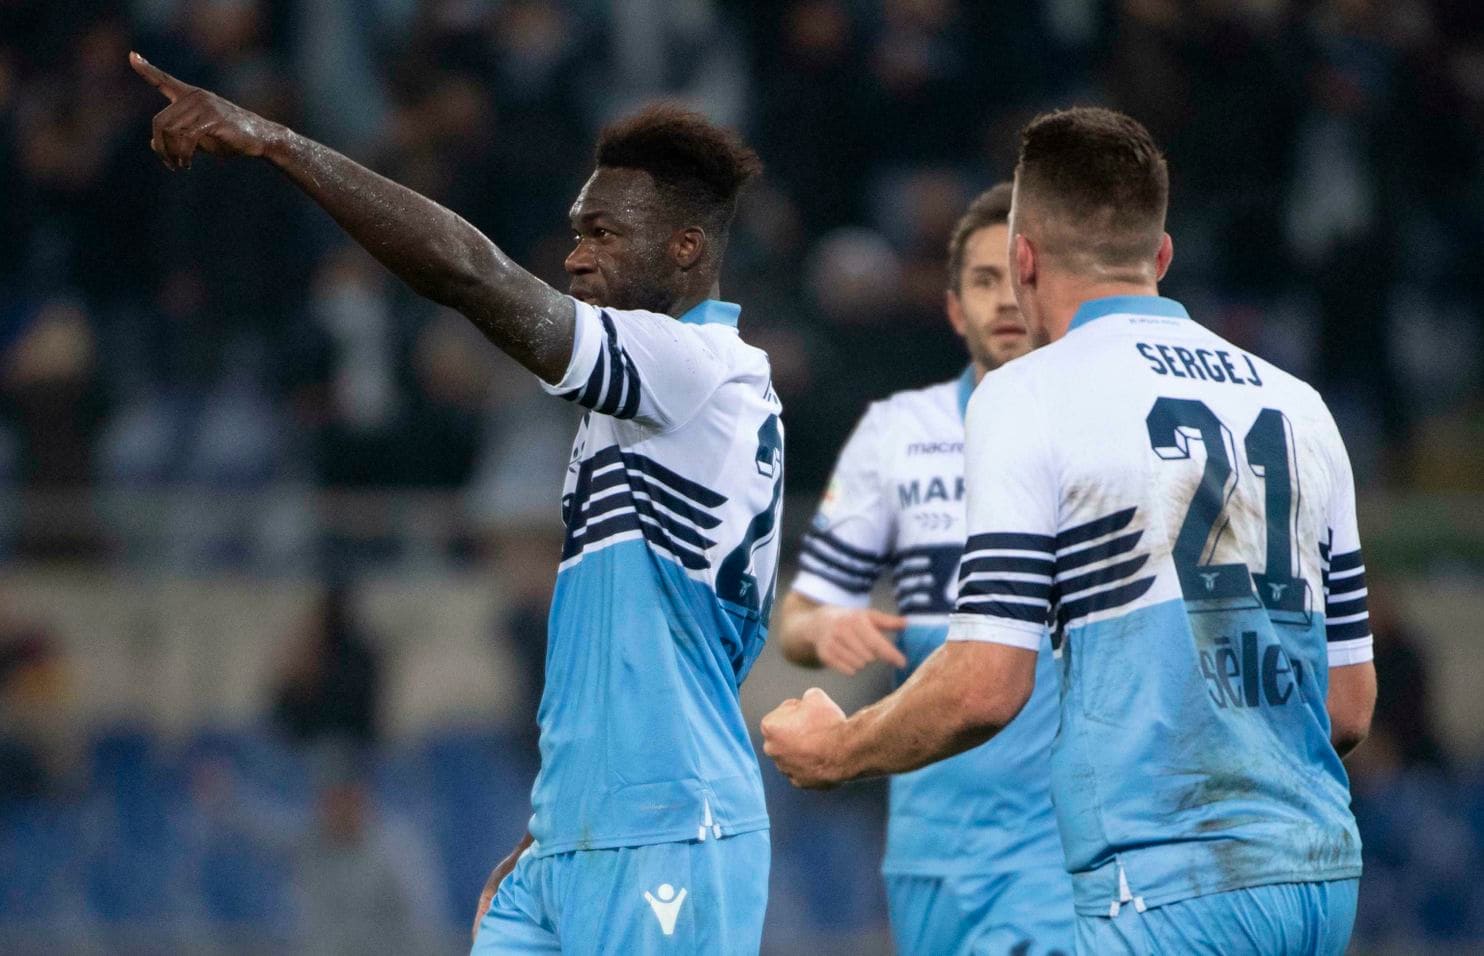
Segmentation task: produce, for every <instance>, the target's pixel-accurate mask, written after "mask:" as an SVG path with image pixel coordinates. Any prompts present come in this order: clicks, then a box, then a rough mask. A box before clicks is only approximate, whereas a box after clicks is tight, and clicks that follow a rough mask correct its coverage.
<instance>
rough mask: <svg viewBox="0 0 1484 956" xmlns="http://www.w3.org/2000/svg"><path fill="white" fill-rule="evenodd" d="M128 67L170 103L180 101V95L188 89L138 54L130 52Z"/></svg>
mask: <svg viewBox="0 0 1484 956" xmlns="http://www.w3.org/2000/svg"><path fill="white" fill-rule="evenodd" d="M129 65H130V66H131V67H133V68H134V72H135V73H138V74H139V75H140V76H142V77H144V78H145V80H147V81H148V82H149V85H150V86H153V87H154V88H155V89H157V90H159V91H160V92H161V93H163V94H164V95H165V98H166V99H168V100H169V101H170V102H172V103H174V102H175V101H176V100H178V99H180V96H181V94H182V93H184V92H185V91H186V90H188V89H190V87H189V86H187V85H186V84H184V83H182V82H181V81H180V80H177V79H176V78H175V77H173V76H171V75H170V74H169V73H166V72H165V71H164V70H162V69H160V68H159V67H157V66H155V65H154V64H153V63H151V62H149V61H148V60H146V59H145V58H144V57H142V56H140V55H139V54H138V53H134V52H132V51H130V53H129Z"/></svg>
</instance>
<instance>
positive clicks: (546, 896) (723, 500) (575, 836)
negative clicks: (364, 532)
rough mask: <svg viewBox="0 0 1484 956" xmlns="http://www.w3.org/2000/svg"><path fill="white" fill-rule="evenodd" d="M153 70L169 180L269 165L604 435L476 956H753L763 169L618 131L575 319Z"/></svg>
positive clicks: (573, 495)
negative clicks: (731, 262)
mask: <svg viewBox="0 0 1484 956" xmlns="http://www.w3.org/2000/svg"><path fill="white" fill-rule="evenodd" d="M131 62H132V64H133V67H134V69H135V70H136V71H137V72H138V73H139V74H140V75H141V76H143V77H144V78H145V79H146V80H148V81H149V82H150V83H152V84H154V86H155V87H156V88H158V89H159V91H160V92H161V93H163V94H164V95H165V97H166V98H167V99H168V100H169V101H170V105H169V106H167V107H166V108H165V109H164V110H163V111H162V112H161V113H160V114H159V115H157V116H156V117H155V119H154V131H153V133H154V134H153V139H152V141H151V145H152V146H153V148H154V150H155V152H157V153H158V154H159V155H160V158H161V159H162V160H163V161H164V162H165V164H166V165H167V166H169V167H171V168H181V167H185V166H188V165H189V164H190V161H191V157H192V155H193V153H194V152H195V151H196V150H197V149H203V150H205V151H207V152H210V153H214V154H217V155H220V156H228V155H231V156H254V157H261V158H263V159H265V160H266V161H268V162H269V163H271V164H272V165H274V166H275V167H277V168H278V169H279V170H281V171H282V172H283V173H284V174H285V175H286V176H287V177H288V178H289V180H291V181H292V182H293V183H294V184H295V185H296V186H298V187H299V188H300V189H302V190H303V191H304V192H305V193H306V194H308V195H309V196H310V198H312V199H313V200H314V201H316V202H317V203H319V204H320V205H321V206H323V207H324V208H325V210H326V211H327V212H329V213H330V215H331V216H333V217H334V218H335V220H336V221H337V222H338V223H340V225H341V226H342V227H343V228H344V229H345V230H346V232H348V233H349V234H350V235H351V236H352V237H354V238H355V239H356V241H358V242H359V243H360V244H361V245H363V246H364V247H365V248H366V249H367V250H368V251H369V252H370V253H371V254H372V255H374V256H375V257H376V258H377V259H379V260H380V261H381V262H382V263H383V264H384V265H385V266H387V268H389V269H390V270H391V271H392V272H394V273H396V274H397V275H398V276H400V277H401V278H403V279H404V280H405V281H406V282H407V283H408V284H409V285H411V286H412V287H413V289H415V290H416V291H418V292H419V293H421V294H423V295H425V296H427V297H428V298H430V299H432V300H434V301H436V302H439V303H441V304H443V305H447V306H450V307H453V308H456V309H458V310H459V311H461V312H462V313H464V315H466V316H467V317H468V318H469V319H470V320H471V321H473V322H474V323H475V325H477V326H478V327H479V328H480V330H481V331H482V332H484V334H485V335H486V336H487V337H488V338H489V339H490V340H491V341H493V342H494V343H495V344H496V345H497V346H499V347H500V348H502V349H504V350H505V351H506V352H508V353H509V354H510V355H511V356H512V357H513V358H515V359H516V360H517V361H518V362H520V363H521V364H522V365H524V366H525V367H526V368H528V369H530V370H531V371H532V372H534V373H535V374H536V375H537V376H538V377H539V378H540V379H541V381H542V383H543V384H544V385H545V387H546V389H547V390H548V391H550V392H551V393H553V394H555V395H557V396H560V397H561V398H563V399H566V400H567V401H571V402H576V403H577V404H579V405H581V406H582V407H584V408H586V409H588V414H587V415H586V417H585V418H584V419H583V423H582V425H581V427H580V428H579V430H578V433H577V439H576V442H575V444H574V445H573V448H572V458H571V462H570V464H569V465H568V469H567V475H566V484H565V487H564V490H563V496H562V510H563V513H564V516H565V521H566V527H567V533H566V541H565V544H564V547H563V550H562V557H561V564H560V567H559V569H558V572H557V585H556V593H555V596H554V598H553V601H552V609H551V622H550V631H549V633H550V637H549V647H548V651H547V669H548V673H549V677H548V680H547V684H546V691H545V694H544V696H543V698H542V701H541V707H540V712H539V721H540V725H541V770H540V774H539V776H538V777H537V779H536V783H535V787H534V789H533V793H532V805H533V813H532V816H531V822H530V832H529V834H528V835H527V837H526V838H525V840H523V841H522V845H521V846H520V847H518V848H517V851H516V852H515V853H512V854H511V857H509V858H507V860H506V862H505V863H504V864H502V865H501V866H500V867H497V868H496V870H495V872H494V873H492V874H491V878H490V883H489V885H488V886H487V887H486V891H485V899H483V900H481V904H480V908H479V914H478V916H477V919H478V923H477V924H476V938H475V943H474V951H475V952H476V953H478V954H481V956H485V954H506V953H555V952H562V953H568V954H571V953H597V952H607V953H651V952H656V953H658V952H664V953H706V954H710V953H756V952H757V950H758V947H759V944H760V939H761V934H762V921H763V908H764V904H765V902H766V894H767V885H768V866H769V844H768V832H767V828H768V818H767V813H766V811H765V808H764V805H763V789H762V777H761V774H760V772H759V768H758V765H757V758H756V756H755V754H754V753H753V750H752V745H751V743H750V741H749V739H748V734H747V728H746V725H745V723H744V721H743V719H742V713H741V709H740V707H739V704H738V700H737V689H738V686H739V685H740V684H741V683H742V680H743V679H744V678H745V677H746V676H747V672H748V669H749V668H750V667H751V665H752V662H753V660H754V658H755V657H756V656H757V654H758V651H759V650H760V649H761V647H762V644H763V641H764V638H765V636H766V627H767V621H768V617H769V613H770V610H771V604H772V598H773V587H774V580H775V567H776V563H777V552H778V544H777V521H778V513H779V507H780V498H781V493H782V487H783V485H782V479H783V432H782V429H781V427H780V425H779V421H778V415H779V410H780V409H779V403H778V399H777V397H776V395H775V394H774V391H773V388H772V385H771V381H770V374H769V366H768V360H767V356H766V355H764V354H763V353H762V352H760V351H758V350H757V349H754V348H752V347H750V346H748V345H746V344H744V343H743V342H742V341H741V340H740V339H739V338H738V334H737V318H738V313H739V311H740V310H739V309H738V307H737V306H735V305H732V304H729V303H726V302H722V301H718V298H717V297H718V294H719V292H718V280H717V277H718V274H719V272H720V269H721V261H722V254H723V252H724V250H725V248H726V241H727V229H728V226H729V223H730V221H731V218H732V215H733V212H734V209H735V206H736V198H737V194H738V191H739V190H740V189H741V188H742V186H743V185H744V184H745V183H746V182H747V181H748V180H749V179H751V178H752V177H753V176H754V175H756V174H757V172H758V171H759V169H760V164H759V162H758V159H757V156H756V155H755V154H754V153H753V152H752V151H751V150H750V149H748V148H747V147H746V146H745V145H743V144H742V142H741V141H740V140H739V139H738V138H737V137H736V136H735V135H734V134H732V133H730V132H728V131H726V130H723V129H720V128H718V127H715V126H713V125H711V124H710V123H709V122H707V121H706V120H705V119H704V118H702V117H700V116H698V115H696V114H693V113H688V112H685V111H683V110H679V109H676V108H673V107H663V106H662V107H652V108H650V109H648V110H646V111H644V112H641V113H639V114H638V115H636V116H633V117H631V118H629V119H628V120H626V121H623V122H620V123H618V124H616V125H614V126H612V127H609V128H608V129H607V130H605V131H604V132H603V134H602V136H601V139H600V140H599V143H598V149H597V169H596V171H595V172H594V173H593V174H592V177H591V178H590V179H589V180H588V181H587V183H586V185H585V186H583V188H582V191H581V193H580V194H579V195H578V197H577V201H576V203H575V204H574V205H573V207H572V210H571V219H572V228H573V231H574V232H575V234H576V247H575V248H574V249H573V250H572V253H571V254H570V255H569V256H568V258H567V262H566V268H567V272H568V273H569V274H570V275H571V294H570V295H563V294H562V293H560V292H558V291H556V290H555V289H552V288H551V287H549V286H547V285H546V284H545V283H543V282H541V281H539V280H538V279H536V278H535V277H534V276H532V275H530V274H529V273H527V272H526V271H525V270H523V269H521V268H520V267H519V266H517V265H516V264H515V263H513V262H511V261H510V260H509V259H508V258H507V257H506V256H505V255H504V254H503V253H502V252H501V251H500V250H499V249H497V248H496V247H495V246H494V244H492V243H491V242H490V241H489V240H488V239H486V238H485V237H484V236H483V235H481V234H480V233H479V232H478V231H477V230H475V229H474V228H473V227H471V226H470V225H469V224H468V223H466V222H464V221H463V220H462V219H460V218H459V217H458V216H456V215H454V214H453V213H451V212H449V211H448V210H446V209H444V208H442V207H441V206H439V205H437V204H436V203H433V202H431V201H429V200H428V199H425V198H424V197H422V196H419V195H417V194H416V193H414V192H412V191H410V190H408V189H405V188H403V187H401V186H398V185H397V184H395V183H393V182H390V181H388V180H386V179H384V178H382V177H380V176H378V175H376V174H375V173H373V172H371V171H370V170H367V169H365V168H363V167H361V166H358V165H356V164H355V163H353V162H351V161H350V160H348V159H346V158H345V157H344V156H341V155H339V154H337V153H335V152H334V151H332V150H330V149H328V148H326V147H324V146H321V145H319V144H318V143H314V142H311V141H310V140H308V139H305V138H304V137H302V136H299V135H297V134H295V133H293V132H291V131H290V130H288V129H285V128H284V127H282V126H280V125H278V124H276V123H272V122H270V121H268V120H265V119H263V118H262V117H260V116H257V115H255V114H253V113H250V112H248V111H246V110H243V109H241V108H240V107H238V106H236V105H234V104H232V103H229V102H227V101H226V100H223V99H222V98H220V97H218V96H216V95H214V94H212V93H208V92H206V91H204V90H201V89H197V88H195V87H192V86H189V85H187V84H185V83H182V82H181V81H179V80H177V79H175V78H174V77H171V76H169V75H167V74H165V73H164V72H162V71H160V70H158V69H156V68H155V67H153V66H151V65H150V64H148V63H146V62H145V61H144V60H143V59H141V58H139V57H138V56H137V55H134V56H132V57H131ZM491 898H492V902H491Z"/></svg>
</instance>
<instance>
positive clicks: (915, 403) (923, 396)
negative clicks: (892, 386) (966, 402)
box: [861, 379, 959, 431]
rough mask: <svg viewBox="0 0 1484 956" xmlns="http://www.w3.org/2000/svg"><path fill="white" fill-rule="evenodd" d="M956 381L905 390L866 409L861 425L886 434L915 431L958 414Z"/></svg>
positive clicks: (957, 386) (871, 404)
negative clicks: (874, 428) (883, 431)
mask: <svg viewBox="0 0 1484 956" xmlns="http://www.w3.org/2000/svg"><path fill="white" fill-rule="evenodd" d="M958 388H959V385H958V380H957V379H952V380H949V381H946V382H936V383H934V384H932V385H924V386H922V387H920V388H904V389H902V390H901V391H898V392H892V393H891V394H890V395H888V396H886V397H885V398H880V399H877V400H875V401H873V402H871V403H870V404H869V405H867V406H866V410H865V412H864V413H863V414H862V415H861V422H862V423H863V424H869V425H870V426H871V427H876V428H882V429H886V430H889V431H901V430H910V429H918V428H921V427H922V426H924V425H932V424H935V423H937V422H939V421H940V420H942V419H944V418H945V417H947V416H954V415H957V414H958V411H957V409H958Z"/></svg>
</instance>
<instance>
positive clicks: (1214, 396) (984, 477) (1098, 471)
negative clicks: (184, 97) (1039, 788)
mask: <svg viewBox="0 0 1484 956" xmlns="http://www.w3.org/2000/svg"><path fill="white" fill-rule="evenodd" d="M1167 196H1168V173H1167V171H1166V167H1165V161H1164V158H1163V157H1162V156H1161V155H1160V153H1159V151H1158V149H1157V148H1156V147H1155V145H1154V143H1153V142H1152V141H1151V140H1150V138H1149V134H1148V133H1147V132H1146V131H1145V130H1144V128H1143V127H1142V126H1140V125H1139V124H1138V123H1137V122H1135V121H1134V120H1132V119H1130V118H1128V117H1126V116H1123V115H1121V114H1118V113H1114V112H1110V111H1107V110H1101V109H1076V110H1068V111H1065V112H1058V113H1051V114H1048V115H1044V116H1041V117H1039V118H1037V119H1036V120H1034V121H1032V122H1031V123H1030V125H1029V126H1028V127H1027V128H1026V129H1025V131H1024V133H1023V135H1022V142H1021V148H1020V161H1019V163H1018V164H1017V166H1016V171H1015V200H1014V205H1013V209H1012V211H1011V215H1010V232H1011V242H1012V244H1013V245H1012V253H1011V259H1012V272H1011V277H1012V281H1013V283H1014V285H1015V290H1016V299H1017V301H1019V303H1020V307H1021V311H1022V312H1023V313H1024V314H1025V316H1026V320H1027V323H1028V325H1029V327H1030V329H1031V334H1032V335H1033V336H1035V337H1037V339H1038V340H1039V341H1049V342H1050V344H1049V345H1046V346H1045V347H1044V348H1040V349H1038V350H1037V351H1035V352H1032V353H1031V354H1029V355H1027V356H1024V357H1023V358H1020V359H1018V360H1016V361H1014V362H1011V363H1010V364H1008V365H1006V366H1005V367H1004V368H1002V369H999V370H998V371H995V372H992V373H991V374H989V375H987V376H985V379H984V382H983V383H982V384H981V385H980V387H979V388H978V390H977V391H976V392H975V394H974V397H973V399H972V400H971V401H970V404H969V411H968V420H967V441H966V445H967V447H966V449H965V473H966V476H967V479H968V506H967V510H968V516H969V517H968V525H969V526H968V543H967V544H966V546H965V551H964V558H963V562H962V564H961V565H960V569H959V589H958V605H957V611H956V613H955V614H954V615H953V617H952V619H951V621H950V624H949V635H948V642H947V643H946V644H945V645H944V646H943V647H942V648H941V649H939V650H938V651H936V652H935V653H934V654H933V656H932V657H930V658H929V659H928V660H927V661H925V662H924V663H923V664H922V665H921V666H920V667H919V668H918V669H917V671H916V673H915V674H914V675H913V676H912V678H911V679H909V680H908V681H907V682H906V683H905V684H904V685H903V686H902V687H901V688H900V689H899V690H897V691H896V692H894V693H893V694H892V695H890V696H888V697H886V698H884V699H883V700H882V701H881V702H879V703H877V704H874V705H872V706H870V707H868V708H865V709H863V710H861V711H860V712H859V713H857V714H855V715H854V716H853V717H850V718H849V719H847V718H846V717H845V715H844V714H843V713H841V712H840V710H839V708H838V707H836V706H835V704H834V703H833V702H832V701H830V699H829V698H828V696H826V695H825V694H823V693H822V692H820V691H818V690H811V691H809V692H807V693H806V694H805V695H804V698H803V699H802V700H797V701H789V702H786V703H784V704H783V705H782V706H781V707H779V708H778V709H777V710H775V711H774V712H773V713H772V714H770V715H769V716H768V717H767V718H765V719H764V727H763V731H764V735H765V747H766V750H767V752H768V753H769V754H771V755H772V756H773V757H774V759H775V760H777V761H778V764H779V766H780V767H781V768H782V769H783V770H784V772H785V773H787V774H788V776H789V777H790V778H791V779H792V780H793V781H794V782H795V783H796V784H799V785H801V786H827V785H830V784H833V783H836V782H838V781H842V780H849V779H852V778H855V777H861V776H866V775H868V774H881V773H899V772H901V771H904V770H909V769H912V768H915V767H919V766H922V765H924V764H927V763H930V762H932V761H935V760H939V759H942V758H944V757H947V756H949V755H951V754H954V753H957V752H959V751H961V750H964V749H966V748H968V747H971V746H974V745H976V744H978V743H980V742H981V741H983V740H984V739H986V738H987V737H990V736H992V735H993V734H995V733H996V732H997V731H999V730H1000V729H1001V728H1003V727H1004V726H1005V725H1007V724H1008V723H1009V722H1010V720H1011V718H1013V717H1014V716H1015V714H1016V712H1017V711H1019V710H1020V708H1021V706H1022V704H1024V702H1025V701H1026V699H1027V698H1028V697H1029V696H1030V694H1031V689H1032V685H1033V683H1034V681H1035V676H1036V661H1037V651H1038V649H1039V647H1040V643H1041V640H1042V639H1043V636H1044V633H1045V631H1046V621H1047V619H1048V614H1050V615H1051V621H1052V622H1053V623H1052V627H1053V628H1054V631H1055V635H1056V637H1057V640H1058V642H1059V646H1060V648H1061V659H1062V668H1063V669H1062V674H1063V681H1062V690H1061V726H1060V729H1059V731H1058V735H1057V739H1056V743H1055V745H1054V747H1053V750H1052V758H1051V759H1052V795H1053V797H1054V799H1055V802H1056V814H1057V822H1058V825H1059V829H1060V831H1061V837H1062V845H1063V848H1064V850H1065V854H1066V859H1067V867H1068V869H1069V870H1070V871H1071V873H1072V881H1073V891H1074V895H1075V902H1076V909H1077V929H1076V932H1077V949H1078V952H1082V953H1098V954H1109V953H1182V954H1184V953H1213V954H1215V953H1219V954H1223V956H1239V954H1263V956H1273V954H1287V953H1292V954H1298V953H1303V954H1314V953H1319V954H1338V953H1341V952H1343V951H1344V949H1345V945H1346V942H1347V941H1348V939H1349V936H1350V931H1351V927H1352V924H1353V921H1354V917H1355V903H1356V890H1357V886H1358V878H1359V876H1360V840H1359V837H1358V836H1357V834H1356V829H1355V820H1354V818H1353V817H1352V816H1351V813H1350V808H1349V804H1350V795H1349V786H1348V780H1347V778H1346V775H1345V769H1344V766H1343V765H1342V764H1341V757H1342V756H1343V755H1344V754H1346V753H1348V752H1349V751H1350V750H1351V749H1352V748H1353V747H1355V746H1356V745H1357V744H1358V743H1359V742H1360V740H1361V739H1362V738H1363V737H1364V736H1365V734H1366V731H1367V729H1368V728H1369V723H1370V716H1371V711H1372V708H1373V706H1374V701H1375V692H1376V677H1375V670H1374V667H1373V665H1372V664H1371V638H1370V630H1369V625H1368V619H1367V613H1366V600H1365V597H1366V590H1365V568H1364V563H1363V561H1362V559H1361V551H1360V541H1359V537H1358V535H1357V531H1356V523H1355V493H1354V486H1353V478H1352V476H1351V471H1350V463H1349V459H1348V457H1347V455H1346V453H1345V448H1344V445H1343V443H1342V442H1341V440H1340V435H1339V432H1338V430H1337V429H1336V427H1335V423H1334V419H1333V418H1332V417H1331V416H1330V413H1329V411H1328V409H1326V407H1325V405H1324V403H1323V401H1321V399H1320V398H1319V396H1318V395H1317V394H1316V393H1315V392H1314V390H1313V389H1311V388H1310V387H1309V386H1307V385H1305V384H1304V383H1303V382H1300V381H1298V380H1297V379H1295V378H1294V377H1293V376H1291V375H1288V374H1286V373H1284V372H1282V371H1280V370H1279V369H1277V368H1274V367H1273V366H1272V365H1269V364H1268V363H1267V362H1264V361H1263V360H1261V359H1259V358H1257V357H1256V356H1253V355H1251V354H1249V353H1247V352H1245V351H1243V350H1242V349H1240V348H1238V347H1236V346H1235V345H1232V344H1231V343H1229V342H1226V341H1225V340H1223V339H1221V338H1220V337H1218V336H1217V335H1215V334H1213V333H1211V332H1209V331H1207V330H1206V329H1204V328H1203V327H1201V326H1200V325H1198V324H1197V323H1195V322H1194V321H1192V320H1191V319H1190V317H1189V316H1188V314H1187V313H1186V310H1185V309H1184V308H1183V307H1182V306H1181V305H1180V304H1179V303H1177V302H1174V301H1171V300H1169V299H1165V298H1160V297H1159V296H1158V295H1157V283H1158V281H1159V279H1160V278H1162V277H1163V275H1164V272H1165V269H1166V268H1167V267H1168V266H1169V262H1170V257H1171V244H1170V238H1169V236H1168V235H1166V234H1165V232H1164V221H1165V208H1166V202H1167Z"/></svg>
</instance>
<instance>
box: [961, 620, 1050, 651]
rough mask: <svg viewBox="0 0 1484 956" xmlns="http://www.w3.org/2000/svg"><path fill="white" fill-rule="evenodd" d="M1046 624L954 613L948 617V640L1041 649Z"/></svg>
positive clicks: (1028, 649)
mask: <svg viewBox="0 0 1484 956" xmlns="http://www.w3.org/2000/svg"><path fill="white" fill-rule="evenodd" d="M1045 633H1046V626H1045V625H1044V624H1029V625H1026V624H1019V625H1017V624H1015V623H1012V622H1010V621H1000V620H990V619H987V618H985V617H984V615H981V614H953V615H950V616H949V618H948V638H947V639H948V640H950V641H975V642H977V643H980V644H1006V645H1009V646H1010V647H1019V648H1021V649H1023V650H1027V651H1039V650H1040V649H1041V640H1042V638H1043V637H1044V636H1045Z"/></svg>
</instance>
